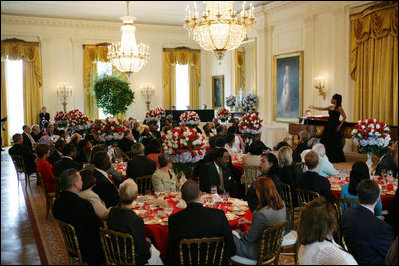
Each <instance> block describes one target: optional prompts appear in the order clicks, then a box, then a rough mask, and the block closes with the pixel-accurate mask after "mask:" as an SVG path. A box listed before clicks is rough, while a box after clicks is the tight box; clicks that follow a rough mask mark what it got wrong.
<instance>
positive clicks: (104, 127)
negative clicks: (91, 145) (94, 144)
mask: <svg viewBox="0 0 399 266" xmlns="http://www.w3.org/2000/svg"><path fill="white" fill-rule="evenodd" d="M125 131H126V129H125V127H124V126H123V124H122V120H120V119H117V118H114V117H107V118H106V119H96V121H94V123H93V124H92V126H91V132H92V134H93V135H94V138H95V139H96V140H98V141H101V142H104V143H105V144H106V145H111V144H115V143H117V142H118V141H119V140H121V139H122V138H123V135H124V133H125Z"/></svg>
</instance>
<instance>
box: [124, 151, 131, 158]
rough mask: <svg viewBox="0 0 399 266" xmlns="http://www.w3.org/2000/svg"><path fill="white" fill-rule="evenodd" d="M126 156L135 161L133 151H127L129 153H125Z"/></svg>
mask: <svg viewBox="0 0 399 266" xmlns="http://www.w3.org/2000/svg"><path fill="white" fill-rule="evenodd" d="M125 154H126V156H127V157H128V158H129V160H132V159H133V152H132V151H127V152H125Z"/></svg>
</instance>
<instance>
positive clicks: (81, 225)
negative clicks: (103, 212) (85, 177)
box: [53, 169, 105, 265]
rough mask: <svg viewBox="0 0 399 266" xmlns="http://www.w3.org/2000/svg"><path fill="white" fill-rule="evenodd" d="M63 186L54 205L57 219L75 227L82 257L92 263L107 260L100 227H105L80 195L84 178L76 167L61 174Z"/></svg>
mask: <svg viewBox="0 0 399 266" xmlns="http://www.w3.org/2000/svg"><path fill="white" fill-rule="evenodd" d="M60 184H61V187H62V188H63V192H62V193H61V195H60V196H59V197H58V198H57V199H56V200H55V202H54V205H53V215H54V218H55V219H58V220H61V221H63V222H65V223H68V224H71V225H72V226H73V227H74V228H75V232H76V235H77V238H78V243H79V248H80V252H81V254H82V259H83V261H84V262H87V263H88V264H90V265H98V264H102V263H104V262H105V259H104V252H103V248H102V246H101V240H100V232H99V228H100V227H103V223H102V222H101V220H100V218H98V216H97V215H96V214H95V212H94V209H93V206H92V205H91V204H90V202H89V201H87V200H85V199H82V198H81V197H79V195H78V193H79V192H80V190H81V189H82V178H81V176H80V174H79V172H78V171H77V170H76V169H68V170H66V171H65V172H63V173H62V175H61V176H60Z"/></svg>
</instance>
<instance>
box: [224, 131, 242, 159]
mask: <svg viewBox="0 0 399 266" xmlns="http://www.w3.org/2000/svg"><path fill="white" fill-rule="evenodd" d="M225 140H226V144H225V145H224V148H225V149H226V150H227V152H228V153H229V154H230V156H235V155H239V154H242V150H241V145H240V140H239V138H238V137H237V136H236V135H234V134H233V133H228V134H227V135H226V138H225Z"/></svg>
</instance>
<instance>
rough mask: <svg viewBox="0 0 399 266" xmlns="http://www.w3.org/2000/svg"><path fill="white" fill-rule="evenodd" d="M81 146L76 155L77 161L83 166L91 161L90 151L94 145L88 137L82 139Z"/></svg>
mask: <svg viewBox="0 0 399 266" xmlns="http://www.w3.org/2000/svg"><path fill="white" fill-rule="evenodd" d="M79 147H80V151H79V152H78V154H77V155H76V161H77V162H78V163H80V164H81V165H82V167H83V164H85V163H88V162H89V157H90V152H91V149H92V148H93V146H92V145H91V143H90V142H89V141H88V140H87V139H82V140H81V141H79Z"/></svg>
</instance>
